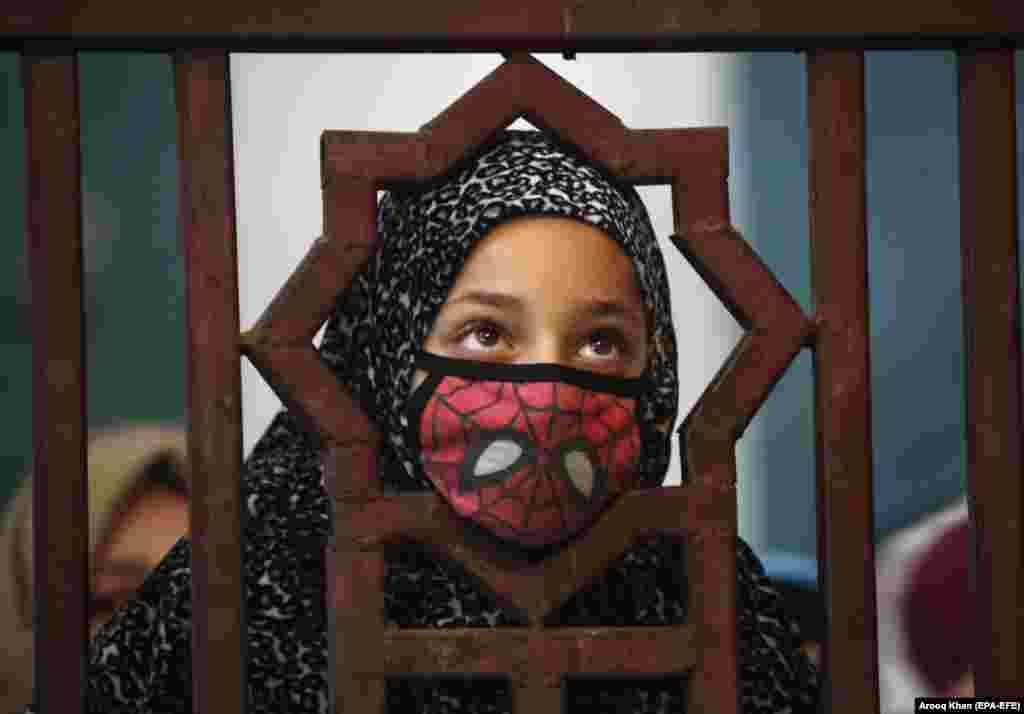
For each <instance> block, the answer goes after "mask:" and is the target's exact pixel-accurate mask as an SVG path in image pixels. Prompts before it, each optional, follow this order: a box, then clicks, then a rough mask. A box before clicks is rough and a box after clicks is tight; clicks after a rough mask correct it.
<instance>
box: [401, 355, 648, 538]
mask: <svg viewBox="0 0 1024 714" xmlns="http://www.w3.org/2000/svg"><path fill="white" fill-rule="evenodd" d="M416 367H417V368H418V369H421V370H424V371H425V372H426V373H427V378H426V380H425V381H424V382H423V383H422V384H421V385H419V387H417V389H416V390H415V391H414V393H413V395H412V396H411V397H410V400H409V404H408V406H407V407H406V410H407V415H408V417H409V433H408V444H409V445H410V447H411V448H413V449H414V450H415V451H416V452H417V453H418V454H419V457H420V463H419V464H418V468H420V469H422V473H423V475H424V476H425V477H426V478H427V479H429V480H430V481H431V482H432V483H433V484H434V486H435V487H436V488H437V490H438V492H439V493H440V494H441V495H442V496H444V498H445V499H446V500H447V501H448V503H450V504H451V506H452V507H453V508H454V509H455V510H456V512H458V513H459V514H460V515H462V516H464V517H466V518H469V519H472V520H473V521H475V522H476V523H477V524H479V525H480V526H483V527H484V528H486V529H487V530H488V531H490V532H491V533H493V534H494V535H496V536H498V537H499V538H501V539H503V540H507V541H513V542H515V543H518V544H519V545H522V546H528V547H538V546H545V545H551V544H554V543H558V542H560V541H563V540H565V539H567V538H570V537H572V536H573V535H575V534H576V533H577V532H579V531H580V530H581V529H583V528H584V527H585V526H587V525H588V524H589V523H590V522H592V521H593V519H594V518H595V517H596V516H597V515H598V514H599V513H600V512H601V511H602V510H603V509H604V507H605V506H607V505H608V504H609V503H610V502H611V501H612V500H614V498H615V497H616V496H617V495H619V494H620V493H622V492H623V491H627V490H629V489H631V488H633V487H634V486H635V485H636V483H637V481H638V480H639V477H640V473H639V464H640V455H641V443H642V442H641V434H640V425H639V422H638V421H637V418H636V404H637V397H638V396H639V395H640V394H642V393H643V392H644V391H645V390H646V389H647V386H648V381H647V379H646V378H644V377H637V378H625V377H611V376H606V375H600V374H596V373H594V372H587V371H584V370H578V369H572V368H569V367H562V366H560V365H552V364H540V365H538V364H528V365H511V364H495V363H493V362H478V361H474V360H460V359H452V358H449V357H441V356H438V355H433V354H429V353H424V352H421V353H420V354H419V355H418V357H417V363H416Z"/></svg>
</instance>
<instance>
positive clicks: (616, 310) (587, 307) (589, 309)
mask: <svg viewBox="0 0 1024 714" xmlns="http://www.w3.org/2000/svg"><path fill="white" fill-rule="evenodd" d="M468 302H472V303H477V304H478V305H487V306H490V307H495V308H499V309H503V310H510V311H518V312H522V311H524V310H525V309H526V306H525V304H524V302H523V300H522V299H521V298H518V297H516V296H514V295H508V294H507V293H496V292H491V291H488V290H472V291H470V292H468V293H464V294H463V295H460V296H458V297H457V298H455V299H454V300H452V301H451V302H450V303H449V305H450V306H454V305H459V304H460V303H468ZM570 311H571V314H572V315H573V317H574V318H575V319H584V318H590V319H594V318H601V317H616V318H620V319H622V320H643V319H644V316H643V312H642V311H641V310H639V309H637V308H635V307H629V306H627V305H626V304H625V303H623V302H621V301H619V300H615V299H609V298H595V299H592V300H581V301H580V302H578V303H576V304H575V305H573V307H572V308H571V309H570Z"/></svg>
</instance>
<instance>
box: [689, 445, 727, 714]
mask: <svg viewBox="0 0 1024 714" xmlns="http://www.w3.org/2000/svg"><path fill="white" fill-rule="evenodd" d="M680 447H681V448H685V449H686V458H687V462H688V464H689V465H690V466H691V467H692V469H691V472H690V480H691V483H694V484H701V485H702V486H706V487H710V488H712V489H714V491H715V498H716V499H722V500H723V501H725V502H726V503H728V504H729V509H728V513H729V522H728V523H722V522H711V523H701V524H698V525H697V526H696V528H695V529H694V530H693V531H692V532H691V534H690V538H689V539H688V540H687V556H686V557H687V572H688V573H693V574H694V577H693V578H692V579H691V580H690V581H689V588H690V616H689V620H690V622H691V623H692V625H693V626H694V627H695V628H696V629H697V632H698V633H699V635H698V642H699V647H700V654H699V659H698V661H697V663H696V666H695V667H694V668H693V671H692V673H691V675H690V685H689V694H688V697H689V704H688V711H694V712H721V713H722V714H736V712H738V711H740V706H739V689H738V677H739V663H738V648H737V632H736V624H737V613H736V603H737V598H738V595H739V593H738V592H737V580H736V535H737V524H736V460H735V441H734V439H733V437H732V436H731V435H728V434H727V435H722V434H710V435H709V434H702V433H700V432H699V431H697V430H694V431H693V432H690V433H688V434H687V435H686V440H685V442H684V443H680ZM723 510H724V509H723Z"/></svg>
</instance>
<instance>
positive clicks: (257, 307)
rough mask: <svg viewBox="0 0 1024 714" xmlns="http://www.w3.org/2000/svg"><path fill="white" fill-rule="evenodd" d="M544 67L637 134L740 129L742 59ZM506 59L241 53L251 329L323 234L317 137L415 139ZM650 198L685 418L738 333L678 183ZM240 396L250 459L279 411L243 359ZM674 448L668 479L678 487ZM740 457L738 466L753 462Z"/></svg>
mask: <svg viewBox="0 0 1024 714" xmlns="http://www.w3.org/2000/svg"><path fill="white" fill-rule="evenodd" d="M539 57H540V59H541V60H542V61H543V62H545V63H546V64H547V65H548V66H550V67H551V68H552V69H554V70H555V71H556V72H558V73H559V74H561V75H562V76H564V77H565V78H566V79H568V80H569V81H571V82H573V83H575V84H576V85H577V86H579V87H580V88H581V89H583V91H585V92H586V93H588V94H589V95H590V96H592V97H594V98H595V99H596V100H597V101H599V102H600V103H602V104H603V105H604V106H606V107H607V108H608V109H610V110H611V111H612V112H614V113H615V114H617V115H618V116H619V117H620V118H621V119H622V120H623V121H624V122H625V123H626V125H628V126H630V127H634V128H659V127H672V126H679V127H690V126H723V125H729V124H732V123H733V120H734V119H735V117H734V116H732V115H731V114H730V111H729V107H728V99H729V89H730V88H729V86H728V83H729V70H730V63H731V62H732V60H731V59H730V58H729V57H728V56H726V55H705V54H672V55H669V54H664V55H662V54H652V55H612V54H593V55H579V56H578V57H577V59H576V60H573V61H568V60H564V59H563V58H562V57H561V56H559V55H540V56H539ZM500 62H501V57H500V56H498V55H466V54H452V55H423V54H417V55H358V54H356V55H310V54H301V55H285V54H275V55H245V54H232V55H231V74H232V76H231V81H232V103H233V109H234V131H235V150H236V152H237V153H236V156H235V160H236V164H235V169H236V171H235V173H236V176H237V187H238V200H237V215H238V241H239V245H238V259H239V281H240V287H239V290H240V303H241V321H242V328H243V329H246V328H248V327H250V326H251V325H252V324H253V323H254V322H255V320H256V319H257V318H258V316H259V315H260V313H261V312H262V311H263V309H264V308H265V306H266V305H267V304H268V303H269V301H270V300H271V298H272V297H273V295H274V294H275V292H276V291H277V290H278V288H279V287H280V286H281V285H282V284H283V283H284V281H285V279H286V278H287V276H288V275H289V274H290V272H291V271H292V270H294V268H295V267H296V266H297V265H298V262H299V260H300V259H301V258H302V256H303V255H304V254H305V252H306V250H307V248H308V246H309V244H310V242H311V241H312V240H313V238H314V237H315V236H317V235H318V234H319V233H320V231H321V228H322V216H321V212H322V209H321V194H320V165H319V138H320V133H321V131H323V130H324V129H353V130H357V129H366V130H392V131H395V130H398V131H415V130H416V129H418V128H419V126H420V125H421V124H423V123H425V122H427V121H428V120H429V119H431V118H432V117H433V116H434V115H435V114H437V113H438V112H439V111H440V110H441V109H443V108H444V107H446V106H447V105H448V104H449V103H450V102H451V101H453V100H454V99H455V98H457V97H458V96H459V95H461V94H462V93H463V92H465V91H466V90H467V89H469V88H470V87H471V86H472V85H473V84H474V83H475V82H477V81H479V79H481V78H482V77H484V76H485V75H486V74H487V73H489V72H490V71H491V70H493V69H494V68H495V67H497V66H498V65H499V64H500ZM641 192H642V194H643V196H644V199H645V201H646V202H647V204H648V208H649V209H650V213H651V218H652V220H653V222H654V228H655V231H656V233H657V234H658V236H659V238H660V239H661V240H662V247H663V250H664V251H665V255H666V258H667V263H668V270H669V278H670V280H671V281H672V291H673V315H674V319H675V324H676V330H677V334H678V337H679V340H678V341H679V360H680V361H679V368H680V371H679V373H680V415H684V414H685V413H686V412H687V411H688V410H689V409H690V407H691V406H692V405H693V403H694V402H695V401H696V400H697V398H698V397H699V396H700V393H701V391H702V390H703V389H704V387H705V386H706V385H707V383H708V382H709V381H710V379H711V377H712V376H713V375H714V373H715V372H716V371H717V369H718V367H719V366H720V365H721V363H722V362H723V360H724V359H725V357H726V355H727V354H728V352H729V350H730V349H731V348H732V346H733V345H734V344H735V343H736V341H737V340H738V339H739V335H740V330H739V327H738V326H737V325H736V324H735V322H733V320H732V318H731V317H730V316H729V315H728V313H727V312H726V311H725V309H724V308H723V307H722V306H721V304H720V303H719V302H718V301H717V299H716V298H715V297H714V296H713V295H712V294H711V292H710V291H709V290H708V289H707V287H706V286H705V285H704V283H703V282H701V280H700V278H698V277H697V275H696V274H695V273H694V272H693V270H692V269H691V268H690V267H689V265H688V264H686V263H685V261H684V260H683V259H682V257H681V256H680V255H679V254H678V253H677V252H676V250H675V248H674V247H673V246H672V245H671V244H670V243H669V242H668V241H667V236H668V235H669V234H670V233H671V230H672V219H671V203H670V200H671V199H670V195H669V190H668V187H650V188H643V189H641ZM734 195H735V194H734ZM242 394H243V425H244V439H245V449H246V453H248V452H249V450H250V449H251V448H252V445H253V444H254V443H255V442H256V440H257V439H258V438H259V436H260V434H261V433H262V432H263V430H264V429H265V428H266V426H267V424H268V423H269V421H270V420H271V418H272V417H273V415H274V414H275V413H276V411H277V410H278V409H279V408H280V402H279V401H278V400H277V398H276V396H274V394H273V393H272V392H271V391H270V389H269V388H268V387H267V386H266V384H265V383H264V382H263V380H262V378H261V377H260V376H259V374H258V373H257V372H256V370H255V369H254V368H253V367H252V366H251V365H250V364H249V363H248V362H246V361H244V360H243V371H242ZM677 448H678V447H677V445H674V446H673V468H672V471H671V474H672V476H671V478H670V481H669V483H677V482H678V453H676V452H677ZM740 448H741V449H742V448H743V446H742V443H741V446H740ZM739 456H740V457H741V463H742V462H743V461H745V460H746V459H745V458H744V455H743V454H742V453H741V454H740V455H739ZM747 492H748V490H747V488H746V486H745V484H744V483H743V479H742V477H741V484H740V504H739V513H740V529H741V533H742V534H743V535H745V536H747V537H749V520H750V509H749V505H748V503H747V501H748V499H747Z"/></svg>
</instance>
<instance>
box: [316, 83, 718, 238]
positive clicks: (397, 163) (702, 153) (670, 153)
mask: <svg viewBox="0 0 1024 714" xmlns="http://www.w3.org/2000/svg"><path fill="white" fill-rule="evenodd" d="M567 86H572V85H567ZM473 91H474V90H470V93H472V92H473ZM525 101H526V100H525V99H520V100H519V102H520V104H519V106H523V103H524V102H525ZM588 101H590V102H593V100H589V99H588ZM595 104H596V103H595ZM568 105H569V106H578V105H577V103H576V100H575V99H574V100H573V101H571V102H569V103H568ZM471 106H472V107H473V108H474V111H479V112H481V113H484V111H485V109H486V106H487V105H486V104H482V103H477V102H472V104H471ZM549 106H555V107H558V106H561V105H559V104H558V103H557V102H555V101H552V102H550V104H549ZM598 106H599V105H598ZM466 111H467V114H468V111H469V110H468V109H467V110H466ZM530 113H531V114H532V115H533V116H534V117H535V118H537V119H538V120H544V121H542V122H541V123H545V124H554V125H557V126H561V127H563V128H564V132H565V133H562V134H560V136H561V137H562V138H563V139H566V140H568V141H570V142H571V143H572V144H574V145H575V146H576V147H577V148H578V149H580V150H581V151H583V152H584V153H585V154H586V155H587V156H588V157H590V159H592V160H593V161H596V162H599V163H601V164H603V165H604V166H605V167H606V168H607V169H608V170H609V171H610V172H611V173H613V174H614V175H616V176H618V177H619V178H620V179H622V180H623V181H628V182H629V183H631V184H635V185H644V184H664V183H671V182H672V181H673V178H674V176H675V174H676V173H677V172H679V170H680V168H679V167H682V166H685V167H686V174H687V175H688V176H692V177H693V178H694V181H693V183H694V184H695V186H694V190H695V191H696V189H697V186H696V184H698V183H699V182H707V183H708V184H710V185H711V186H714V188H715V190H714V191H707V190H700V192H699V193H700V194H701V195H700V200H697V201H695V202H694V204H695V205H699V206H702V207H703V210H704V213H705V215H704V216H702V217H701V218H702V219H705V222H707V221H710V223H711V224H717V225H718V226H721V225H722V224H723V223H728V213H727V207H726V206H724V205H723V202H724V197H725V196H726V194H725V190H726V189H725V181H726V178H727V177H728V173H729V163H728V162H729V153H728V136H727V131H726V130H725V129H724V128H721V127H702V128H693V129H627V128H602V127H600V126H599V127H597V128H595V127H594V126H591V125H590V124H587V123H586V122H585V120H583V119H581V120H579V121H577V122H570V121H567V120H558V119H557V118H551V119H547V116H548V115H547V114H545V113H544V111H543V110H542V109H541V108H536V107H533V106H532V105H531V106H530ZM590 114H591V115H599V110H598V109H596V108H593V109H591V112H590ZM502 115H504V113H502ZM463 118H464V119H465V120H466V121H468V122H470V123H471V124H472V125H473V127H490V129H488V130H487V131H486V132H485V131H483V130H477V129H474V131H473V136H475V137H477V138H476V139H475V141H476V142H479V137H482V136H484V135H485V134H486V133H489V132H490V131H494V130H497V129H499V128H501V127H502V126H503V124H502V122H500V121H497V120H495V121H493V122H488V121H487V117H486V116H466V115H463ZM473 146H475V144H474V145H473ZM471 148H472V146H467V144H466V140H460V139H458V138H456V135H455V134H452V135H451V136H446V132H436V133H435V132H421V133H411V132H370V131H334V130H328V131H325V132H323V135H322V136H321V156H322V159H323V181H324V190H325V191H328V190H329V189H330V188H331V187H332V186H333V185H334V184H335V183H340V184H341V185H344V184H345V183H346V182H351V181H353V180H358V181H371V182H373V184H374V185H375V186H377V187H379V188H399V187H402V186H404V185H408V184H409V183H410V182H415V181H423V180H426V179H431V178H434V177H436V176H438V175H440V174H442V173H444V171H446V170H447V169H448V167H450V166H451V165H452V164H453V163H454V162H455V161H457V160H458V159H460V158H462V157H463V156H464V155H466V154H467V153H468V152H469V150H470V149H471ZM716 194H720V195H716ZM337 205H341V203H340V202H339V201H337V200H335V199H332V201H331V202H330V203H328V204H325V207H324V210H325V216H324V220H325V225H335V223H336V221H335V220H334V219H333V218H332V216H331V214H330V211H331V210H333V207H334V206H337ZM709 206H710V208H709ZM689 228H690V226H686V228H678V229H677V230H679V231H681V232H682V231H684V230H688V229H689ZM693 228H694V229H699V230H705V228H703V227H700V226H694V227H693Z"/></svg>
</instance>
